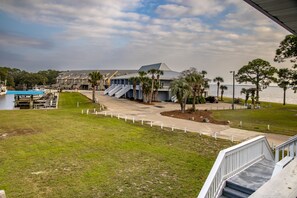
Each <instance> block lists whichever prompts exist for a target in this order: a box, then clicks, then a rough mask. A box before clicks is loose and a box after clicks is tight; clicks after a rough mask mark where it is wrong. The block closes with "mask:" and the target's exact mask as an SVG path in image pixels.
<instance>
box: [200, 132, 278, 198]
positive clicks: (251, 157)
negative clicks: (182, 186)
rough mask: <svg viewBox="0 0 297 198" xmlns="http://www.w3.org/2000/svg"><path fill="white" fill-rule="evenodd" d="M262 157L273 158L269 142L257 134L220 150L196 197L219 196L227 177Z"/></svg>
mask: <svg viewBox="0 0 297 198" xmlns="http://www.w3.org/2000/svg"><path fill="white" fill-rule="evenodd" d="M263 157H265V158H266V159H269V160H273V159H274V156H273V153H272V151H271V149H270V146H269V143H268V142H267V139H266V138H265V137H264V136H258V137H256V138H253V139H250V140H247V141H245V142H242V143H240V144H238V145H235V146H232V147H230V148H227V149H224V150H222V151H220V153H219V155H218V157H217V159H216V161H215V163H214V165H213V167H212V169H211V171H210V173H209V175H208V177H207V179H206V181H205V183H204V185H203V187H202V189H201V191H200V193H199V195H198V198H214V197H217V196H219V193H220V191H221V189H222V188H223V184H224V182H225V180H226V179H227V178H228V177H230V176H232V175H234V174H236V173H237V172H238V171H240V170H242V169H243V168H245V167H247V166H249V165H251V164H252V163H254V162H256V161H258V160H260V159H261V158H263Z"/></svg>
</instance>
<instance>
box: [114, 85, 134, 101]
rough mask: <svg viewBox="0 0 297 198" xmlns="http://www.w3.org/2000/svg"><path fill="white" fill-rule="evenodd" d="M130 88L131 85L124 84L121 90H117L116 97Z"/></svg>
mask: <svg viewBox="0 0 297 198" xmlns="http://www.w3.org/2000/svg"><path fill="white" fill-rule="evenodd" d="M131 88H132V85H125V86H124V87H123V88H122V89H121V90H119V91H118V92H117V93H116V94H115V97H116V98H120V97H121V96H122V95H124V94H125V93H127V92H128V91H129V90H130V89H131Z"/></svg>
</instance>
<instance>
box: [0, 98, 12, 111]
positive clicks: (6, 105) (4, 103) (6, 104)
mask: <svg viewBox="0 0 297 198" xmlns="http://www.w3.org/2000/svg"><path fill="white" fill-rule="evenodd" d="M13 108H14V95H4V96H0V110H11V109H13Z"/></svg>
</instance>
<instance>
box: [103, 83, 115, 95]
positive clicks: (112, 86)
mask: <svg viewBox="0 0 297 198" xmlns="http://www.w3.org/2000/svg"><path fill="white" fill-rule="evenodd" d="M115 86H116V85H115V84H112V85H110V87H108V88H107V89H106V90H105V91H104V95H105V94H108V92H109V91H110V90H112V89H113V88H114V87H115Z"/></svg>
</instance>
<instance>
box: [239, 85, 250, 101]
mask: <svg viewBox="0 0 297 198" xmlns="http://www.w3.org/2000/svg"><path fill="white" fill-rule="evenodd" d="M240 94H245V101H244V103H245V104H247V102H248V100H249V98H250V92H249V91H248V89H246V88H242V89H241V91H240Z"/></svg>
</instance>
